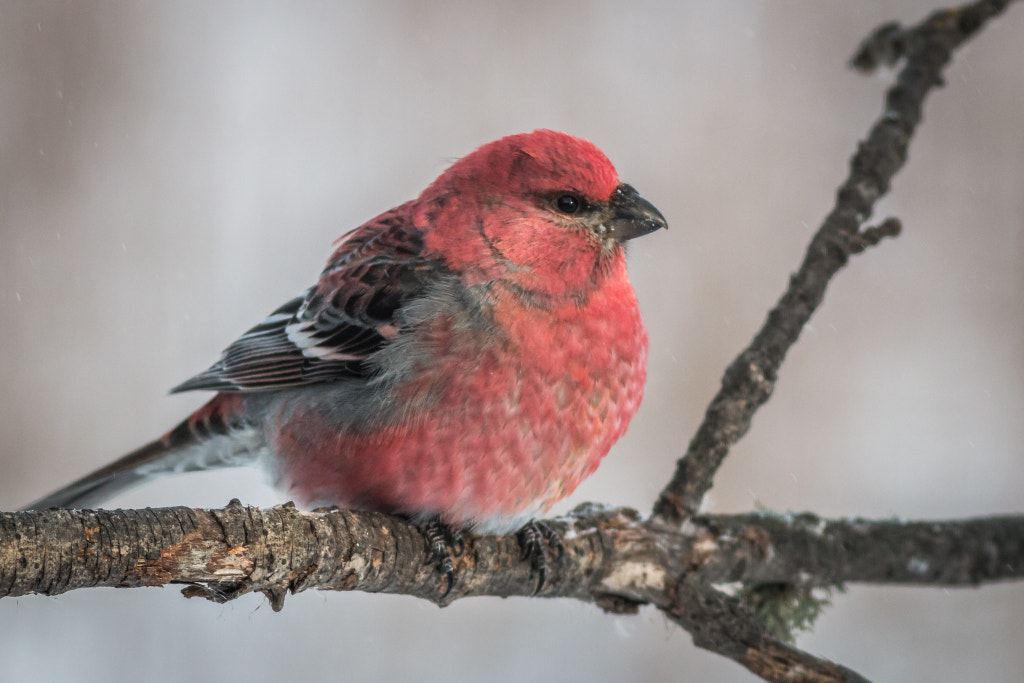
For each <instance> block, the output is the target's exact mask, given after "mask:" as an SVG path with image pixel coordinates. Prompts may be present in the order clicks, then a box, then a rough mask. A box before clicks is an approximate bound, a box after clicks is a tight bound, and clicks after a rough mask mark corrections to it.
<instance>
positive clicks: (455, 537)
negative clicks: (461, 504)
mask: <svg viewBox="0 0 1024 683" xmlns="http://www.w3.org/2000/svg"><path fill="white" fill-rule="evenodd" d="M419 529H420V531H421V532H423V535H424V536H426V538H427V564H436V565H437V572H438V573H439V574H442V575H444V577H445V578H446V579H447V580H448V587H447V588H446V589H445V591H444V594H443V595H442V596H441V599H442V600H444V599H445V598H447V597H448V594H449V593H451V592H452V588H453V587H454V586H455V568H454V567H453V566H452V556H453V555H454V556H455V557H458V556H459V555H461V554H462V553H463V552H465V550H466V541H465V539H463V538H462V532H461V531H459V530H458V529H456V528H454V527H452V526H450V525H448V524H445V523H444V522H443V521H441V518H440V517H431V518H430V519H429V520H427V521H426V522H424V523H422V524H420V525H419ZM449 546H451V551H449V550H448V547H449Z"/></svg>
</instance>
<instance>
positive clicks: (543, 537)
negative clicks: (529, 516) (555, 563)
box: [516, 520, 565, 595]
mask: <svg viewBox="0 0 1024 683" xmlns="http://www.w3.org/2000/svg"><path fill="white" fill-rule="evenodd" d="M516 537H517V538H518V539H519V547H520V548H521V549H522V554H521V555H520V558H521V559H523V560H527V559H528V560H530V568H531V569H532V570H533V571H534V572H536V573H537V588H536V589H534V591H533V594H534V595H537V594H538V593H540V591H541V589H542V588H544V582H545V581H546V580H547V576H548V548H549V547H550V548H551V549H552V550H554V551H555V559H556V560H561V559H562V556H563V555H564V554H565V546H563V545H562V538H561V537H560V536H559V535H558V532H557V531H555V530H554V529H552V528H551V527H550V526H548V525H547V524H545V523H544V522H538V521H536V520H533V521H530V522H529V523H527V524H526V525H525V526H524V527H523V528H522V529H520V530H519V533H518V534H516Z"/></svg>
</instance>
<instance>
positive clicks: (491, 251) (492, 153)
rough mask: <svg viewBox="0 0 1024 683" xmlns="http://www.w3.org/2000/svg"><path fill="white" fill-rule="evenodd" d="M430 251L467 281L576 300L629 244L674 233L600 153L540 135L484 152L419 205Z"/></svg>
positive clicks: (504, 141)
mask: <svg viewBox="0 0 1024 683" xmlns="http://www.w3.org/2000/svg"><path fill="white" fill-rule="evenodd" d="M420 206H421V211H422V212H423V213H422V214H421V215H422V217H423V218H422V220H421V221H420V224H421V225H425V226H427V227H426V230H425V241H426V244H427V246H428V248H432V249H436V250H437V251H439V252H440V253H444V254H446V255H447V257H448V260H449V262H450V265H451V266H453V267H454V268H455V269H457V270H460V271H462V272H463V273H467V274H469V273H471V272H472V271H474V270H475V271H477V274H478V275H479V276H480V277H483V278H492V277H501V278H504V279H514V280H516V281H518V284H520V285H521V286H525V287H527V288H528V289H543V290H549V291H552V292H554V290H557V289H567V290H575V289H578V287H579V286H581V285H583V284H585V282H586V281H588V280H593V277H594V274H595V269H597V270H600V269H601V268H602V267H605V266H607V264H608V263H609V262H612V261H617V260H621V258H622V243H623V242H625V241H626V240H629V239H632V238H634V237H639V236H640V235H645V234H647V233H649V232H653V231H654V230H657V229H658V228H664V227H667V223H666V221H665V218H664V216H662V215H661V213H660V212H659V211H658V210H657V209H656V208H654V206H653V205H651V204H650V203H649V202H648V201H647V200H645V199H644V198H643V197H641V196H640V195H639V194H638V193H637V191H636V190H634V189H633V188H632V187H631V186H629V185H627V184H625V183H622V182H621V181H620V180H619V177H618V173H617V172H616V171H615V167H614V166H613V165H612V163H611V161H609V160H608V157H606V156H605V155H604V153H603V152H601V150H599V149H598V148H597V147H596V146H595V145H594V144H593V143H591V142H589V141H587V140H584V139H582V138H578V137H573V136H571V135H568V134H566V133H560V132H556V131H551V130H537V131H534V132H532V133H523V134H520V135H509V136H507V137H504V138H501V139H499V140H496V141H494V142H491V143H489V144H486V145H484V146H482V147H480V148H479V149H477V150H475V151H474V152H472V153H471V154H469V155H467V156H465V157H463V158H462V159H460V160H459V161H457V162H455V163H454V164H453V165H452V166H451V167H450V168H448V169H447V170H446V171H445V172H444V173H443V174H441V176H440V177H439V178H438V179H437V180H436V181H435V182H434V183H433V184H432V185H431V186H430V187H429V188H427V190H426V191H425V192H424V193H423V195H422V196H421V197H420Z"/></svg>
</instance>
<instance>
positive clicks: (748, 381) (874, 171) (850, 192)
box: [654, 0, 1010, 524]
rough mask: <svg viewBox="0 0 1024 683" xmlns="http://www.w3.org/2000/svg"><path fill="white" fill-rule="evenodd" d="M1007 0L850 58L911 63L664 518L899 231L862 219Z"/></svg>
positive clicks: (943, 14) (686, 463)
mask: <svg viewBox="0 0 1024 683" xmlns="http://www.w3.org/2000/svg"><path fill="white" fill-rule="evenodd" d="M1009 1H1010V0H981V1H980V2H976V3H973V4H971V5H967V6H965V7H962V8H959V9H953V10H941V11H938V12H936V13H934V14H933V15H931V16H930V17H928V18H927V19H925V20H924V21H923V22H922V23H921V24H919V25H917V26H915V27H913V28H910V29H906V30H903V29H900V28H899V26H898V25H896V24H886V25H885V26H883V27H881V28H880V29H878V30H876V31H875V33H874V34H872V36H871V37H870V38H868V39H867V40H866V41H865V42H864V43H863V44H862V45H861V47H860V48H859V49H858V51H857V54H856V55H855V57H854V58H853V60H852V64H853V65H854V66H855V67H856V68H858V69H860V70H862V71H869V70H872V69H874V68H876V67H877V66H878V65H879V63H880V62H884V63H886V64H893V63H895V62H896V61H898V60H899V59H900V58H903V59H905V60H906V63H905V65H904V67H903V69H902V70H901V71H900V73H899V76H898V77H897V79H896V85H895V86H893V87H892V88H891V89H890V90H889V92H888V93H887V94H886V100H885V109H884V111H883V113H882V116H881V118H879V119H878V121H877V122H875V124H874V126H872V128H871V131H870V132H869V133H868V138H867V140H866V141H865V142H862V143H861V144H860V146H859V148H858V150H857V153H856V154H855V155H854V156H853V158H852V159H851V160H850V174H849V176H847V178H846V180H845V181H844V182H843V184H842V185H841V186H840V188H839V191H838V192H837V193H836V202H835V205H834V207H833V209H832V211H831V213H829V214H828V216H826V218H825V221H824V223H822V225H821V227H820V228H819V229H818V232H817V233H816V234H815V235H814V237H813V238H812V239H811V243H810V246H808V248H807V253H806V255H805V256H804V260H803V263H802V264H801V265H800V269H799V270H798V271H797V272H796V274H794V275H793V276H792V277H791V278H790V282H789V288H788V289H787V290H786V292H785V293H784V294H783V295H782V298H781V299H779V302H778V303H777V304H776V305H775V308H773V309H772V310H771V312H769V313H768V319H767V320H766V321H765V323H764V325H763V326H762V327H761V329H760V331H759V332H758V333H757V335H755V337H754V339H753V341H752V342H751V343H750V345H749V346H748V347H747V348H746V349H744V350H743V351H742V352H741V353H740V355H739V356H737V357H736V359H735V360H734V361H733V362H732V363H731V364H730V365H729V367H728V368H726V370H725V376H724V377H723V378H722V387H721V389H720V390H719V391H718V394H716V395H715V397H714V398H713V399H712V401H711V405H709V406H708V409H707V412H706V414H705V416H704V421H703V422H702V423H701V425H700V427H698V429H697V433H696V434H695V435H694V437H693V439H692V440H691V441H690V445H689V447H688V449H687V451H686V453H685V454H684V455H683V457H682V458H681V459H680V460H679V461H678V462H677V463H676V471H675V474H674V475H673V477H672V480H671V481H670V482H669V483H668V485H667V486H666V487H665V489H664V490H663V491H662V492H661V494H660V495H659V497H658V501H657V503H656V504H655V506H654V514H655V515H656V516H658V517H660V518H662V519H663V520H664V521H665V522H666V523H668V524H680V523H681V522H683V521H684V520H686V519H687V518H689V517H690V516H692V515H694V514H696V512H697V510H698V509H699V507H700V504H701V501H702V500H703V499H704V494H706V493H707V492H708V490H709V489H710V488H711V485H712V479H713V478H714V476H715V473H716V472H717V471H718V468H719V467H720V466H721V464H722V461H723V460H724V459H725V456H726V455H727V454H728V453H729V449H730V448H732V445H733V444H735V443H736V442H737V441H739V439H740V438H742V437H743V435H744V434H746V433H747V430H748V429H750V423H751V421H752V420H753V417H754V413H756V412H757V410H758V409H759V408H760V407H761V406H762V405H764V403H765V402H766V401H767V400H768V397H769V396H771V393H772V390H773V389H774V388H775V382H776V380H777V379H778V374H779V368H780V367H781V366H782V361H783V360H785V357H786V353H787V352H788V351H789V349H790V348H791V347H792V346H793V344H794V343H796V340H797V338H798V337H799V336H800V332H801V330H802V329H803V327H804V325H806V324H807V321H808V320H810V318H811V315H812V314H813V313H814V311H815V309H817V307H818V306H819V305H820V304H821V301H822V298H823V297H824V296H825V289H826V287H827V286H828V283H829V281H830V280H831V279H832V277H833V276H835V274H836V273H837V272H839V270H840V269H841V268H842V267H843V266H845V265H846V262H847V261H848V260H849V257H850V256H851V255H852V254H856V253H860V252H861V251H863V250H864V249H865V247H867V246H870V245H872V244H875V243H877V242H878V241H879V240H880V239H881V238H882V237H885V236H895V235H896V234H897V233H898V232H899V223H898V222H897V221H896V220H895V219H888V220H886V221H885V222H883V224H882V225H881V226H879V227H878V228H873V229H868V230H865V231H863V232H862V231H861V226H862V225H863V224H864V223H865V222H866V221H867V220H868V219H869V218H870V217H871V213H872V211H873V209H874V206H875V203H876V202H877V201H878V200H879V199H881V197H882V196H884V195H885V193H886V192H888V191H889V184H890V182H891V181H892V178H893V176H894V175H896V173H897V171H899V170H900V168H902V167H903V164H904V163H905V162H906V160H907V147H908V145H909V143H910V138H911V136H912V135H913V134H914V130H915V129H916V127H917V125H918V123H920V122H921V111H922V107H923V106H924V100H925V97H926V96H927V95H928V93H929V92H931V90H932V89H933V88H934V87H935V86H937V85H940V84H941V83H942V78H941V73H942V69H943V68H945V66H946V64H947V63H948V62H949V60H950V57H951V56H952V52H953V50H954V49H956V48H957V47H959V46H960V45H961V44H962V43H963V42H964V41H966V40H967V39H968V38H970V37H971V36H973V35H974V34H975V33H977V32H978V30H980V29H981V27H982V26H983V25H984V23H985V22H986V21H988V20H989V19H991V18H992V17H994V16H995V15H997V14H999V13H1000V12H1002V11H1003V10H1004V9H1005V8H1006V6H1007V5H1008V4H1009Z"/></svg>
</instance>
